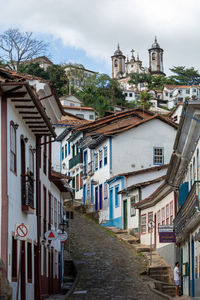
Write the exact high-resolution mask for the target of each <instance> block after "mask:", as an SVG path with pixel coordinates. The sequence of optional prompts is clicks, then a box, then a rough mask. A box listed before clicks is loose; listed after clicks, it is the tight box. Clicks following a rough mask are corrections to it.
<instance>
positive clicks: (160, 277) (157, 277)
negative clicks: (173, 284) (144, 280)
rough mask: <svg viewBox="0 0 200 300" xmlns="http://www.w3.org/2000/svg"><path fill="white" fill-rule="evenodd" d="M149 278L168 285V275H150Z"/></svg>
mask: <svg viewBox="0 0 200 300" xmlns="http://www.w3.org/2000/svg"><path fill="white" fill-rule="evenodd" d="M149 277H151V278H153V279H155V280H159V281H162V282H167V283H170V279H171V277H170V275H168V274H152V275H149Z"/></svg>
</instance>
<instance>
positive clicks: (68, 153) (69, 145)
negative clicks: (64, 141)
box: [68, 142, 70, 154]
mask: <svg viewBox="0 0 200 300" xmlns="http://www.w3.org/2000/svg"><path fill="white" fill-rule="evenodd" d="M68 154H70V142H68Z"/></svg>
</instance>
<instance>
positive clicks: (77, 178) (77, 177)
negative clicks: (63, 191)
mask: <svg viewBox="0 0 200 300" xmlns="http://www.w3.org/2000/svg"><path fill="white" fill-rule="evenodd" d="M78 190H79V174H77V175H76V191H78Z"/></svg>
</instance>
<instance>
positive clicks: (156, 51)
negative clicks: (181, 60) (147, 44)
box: [149, 37, 165, 76]
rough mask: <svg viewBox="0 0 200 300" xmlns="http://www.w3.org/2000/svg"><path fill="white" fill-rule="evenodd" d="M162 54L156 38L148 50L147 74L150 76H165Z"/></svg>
mask: <svg viewBox="0 0 200 300" xmlns="http://www.w3.org/2000/svg"><path fill="white" fill-rule="evenodd" d="M163 52H164V51H163V49H162V48H160V45H159V44H158V42H157V38H156V37H155V41H154V43H153V44H152V47H151V48H150V49H149V72H150V73H151V74H152V75H163V76H165V73H164V68H163Z"/></svg>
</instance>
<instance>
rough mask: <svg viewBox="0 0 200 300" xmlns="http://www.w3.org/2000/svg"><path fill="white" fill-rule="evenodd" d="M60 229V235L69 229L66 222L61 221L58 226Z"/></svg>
mask: <svg viewBox="0 0 200 300" xmlns="http://www.w3.org/2000/svg"><path fill="white" fill-rule="evenodd" d="M59 226H60V229H61V230H62V233H64V231H65V230H67V228H68V227H69V222H68V220H64V219H62V222H61V223H60V224H59Z"/></svg>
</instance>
